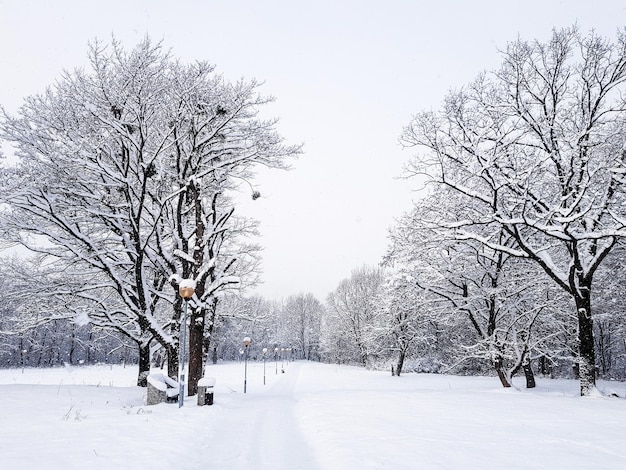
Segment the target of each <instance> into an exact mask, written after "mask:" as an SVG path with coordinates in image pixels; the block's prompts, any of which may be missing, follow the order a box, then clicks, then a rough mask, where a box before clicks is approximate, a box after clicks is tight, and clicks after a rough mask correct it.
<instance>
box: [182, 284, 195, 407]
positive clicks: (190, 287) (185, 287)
mask: <svg viewBox="0 0 626 470" xmlns="http://www.w3.org/2000/svg"><path fill="white" fill-rule="evenodd" d="M195 290H196V281H194V280H193V279H183V280H182V281H180V284H179V285H178V294H179V295H180V296H181V297H182V298H183V300H184V301H185V308H183V320H182V321H181V322H180V331H179V335H178V337H179V340H178V407H179V408H180V407H182V406H183V398H184V394H185V356H186V354H185V346H186V343H187V339H186V332H187V304H188V303H189V299H191V298H192V297H193V293H194V292H195Z"/></svg>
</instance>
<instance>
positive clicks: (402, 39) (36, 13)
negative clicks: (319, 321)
mask: <svg viewBox="0 0 626 470" xmlns="http://www.w3.org/2000/svg"><path fill="white" fill-rule="evenodd" d="M625 20H626V2H624V1H617V0H594V1H591V0H589V1H578V0H562V1H554V0H526V1H523V2H522V1H517V2H510V1H505V0H500V1H496V0H494V1H486V0H484V1H481V0H473V1H464V0H456V1H452V0H449V1H446V0H438V1H435V0H429V1H421V0H385V1H382V0H379V1H373V0H308V1H301V0H269V1H266V0H239V1H238V0H223V1H213V0H195V1H192V0H176V1H173V0H169V1H163V0H145V1H133V0H105V1H88V0H74V1H71V0H54V1H49V0H39V1H35V0H0V104H2V105H3V106H4V107H5V108H6V109H7V110H9V111H16V110H17V109H18V107H19V105H20V104H21V102H22V100H23V99H24V97H26V96H28V95H32V94H35V93H39V92H42V91H44V90H45V88H46V86H48V85H50V84H52V83H53V82H54V80H55V78H56V77H58V75H59V74H60V72H61V71H62V70H63V69H73V68H76V67H82V66H84V65H85V64H86V54H87V44H88V42H89V41H92V40H93V39H95V38H98V39H102V40H104V41H107V42H108V41H109V40H110V38H111V36H112V35H114V36H115V37H116V39H118V40H120V41H121V42H123V43H124V45H125V46H126V47H127V48H129V49H130V48H132V47H133V46H134V45H136V44H137V43H138V42H139V41H140V40H141V39H142V38H143V37H144V36H145V35H146V34H148V35H149V36H150V37H151V38H152V39H153V40H162V41H163V44H164V45H165V46H166V47H167V48H170V49H171V51H172V54H173V55H174V56H177V57H179V58H181V59H182V60H183V61H186V62H189V61H194V60H207V61H209V62H211V63H213V64H215V65H216V66H217V70H218V72H221V73H223V74H224V76H225V77H227V78H230V79H233V80H234V79H238V78H240V77H246V78H256V79H258V80H260V81H263V82H264V85H263V88H262V90H263V92H264V93H266V94H271V95H274V96H275V97H276V98H277V101H276V103H274V104H272V105H271V109H269V110H268V111H269V112H271V114H272V115H273V116H276V117H279V118H280V124H279V132H280V133H281V134H282V135H283V136H284V137H285V138H286V139H287V141H288V142H289V143H303V144H304V152H305V153H304V155H302V157H301V158H300V159H299V160H297V161H295V162H294V165H293V167H294V168H293V170H292V171H289V172H277V171H273V172H264V173H262V174H260V175H259V178H258V180H257V184H258V189H259V190H260V191H261V193H262V194H263V197H262V198H260V199H258V200H256V201H254V202H253V201H251V200H250V199H249V198H247V197H246V199H245V201H246V202H245V204H243V206H242V207H241V212H243V213H245V214H246V215H248V216H251V217H254V218H256V219H258V220H259V221H260V222H261V232H262V238H261V240H260V242H261V244H262V245H263V246H264V247H265V250H264V253H263V259H264V261H263V269H264V274H263V278H264V281H265V282H264V284H263V285H262V286H260V287H259V288H258V289H257V290H256V292H257V293H259V294H261V295H264V296H266V297H268V298H275V299H280V298H284V297H287V296H289V295H291V294H298V293H306V292H311V293H313V294H315V295H316V296H317V297H318V298H319V299H320V300H324V299H325V297H326V295H327V294H328V293H329V292H330V291H332V290H334V289H335V287H336V286H337V284H338V283H339V282H340V281H341V280H342V279H344V278H346V277H348V276H349V275H350V272H351V271H352V270H353V269H354V268H356V267H359V266H361V265H363V264H376V263H378V262H379V261H380V259H381V257H382V255H383V254H384V252H385V250H386V248H387V231H388V228H389V227H390V226H391V225H392V224H393V222H394V219H395V218H397V217H399V216H400V215H401V214H402V213H403V212H404V211H406V210H408V209H409V208H410V206H411V202H412V200H414V199H415V198H417V197H419V193H416V192H415V191H413V190H415V189H417V188H418V187H419V185H418V183H417V182H412V181H402V180H399V179H398V177H400V176H401V174H402V165H403V164H404V163H405V162H406V161H407V159H408V158H409V157H410V155H411V152H410V150H402V149H401V148H400V146H399V144H398V137H399V135H400V133H401V132H402V128H403V126H405V125H407V124H408V122H409V120H410V119H411V116H412V115H413V114H415V113H417V112H419V111H421V110H425V109H431V108H437V107H439V104H440V103H441V102H442V99H443V97H444V95H445V93H446V92H447V91H448V90H449V89H450V88H456V87H459V86H462V85H464V84H466V83H467V82H469V81H471V80H472V79H473V78H474V77H475V76H476V75H477V74H478V73H479V72H480V71H482V70H485V69H494V68H496V67H497V66H498V64H499V62H500V61H499V56H498V49H499V48H500V49H502V48H504V47H505V45H506V43H507V42H509V41H512V40H515V39H516V37H517V36H518V35H519V36H520V37H522V38H524V39H533V38H537V39H540V40H545V39H546V38H547V37H549V35H550V32H551V30H552V28H553V27H557V28H560V27H564V26H571V25H573V24H574V23H577V24H578V25H579V27H580V28H581V29H582V30H583V31H587V30H589V29H591V28H593V29H595V30H596V31H597V32H599V33H600V34H602V35H605V36H608V37H611V38H615V35H616V34H615V33H616V31H617V30H618V29H623V28H624V25H625V24H626V22H625Z"/></svg>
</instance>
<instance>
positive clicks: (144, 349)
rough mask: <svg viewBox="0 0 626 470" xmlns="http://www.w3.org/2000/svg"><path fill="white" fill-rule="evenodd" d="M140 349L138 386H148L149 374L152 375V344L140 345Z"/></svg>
mask: <svg viewBox="0 0 626 470" xmlns="http://www.w3.org/2000/svg"><path fill="white" fill-rule="evenodd" d="M137 346H138V348H139V375H138V376H137V386H138V387H147V386H148V374H149V373H150V342H149V341H148V343H138V344H137Z"/></svg>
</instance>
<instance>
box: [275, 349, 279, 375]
mask: <svg viewBox="0 0 626 470" xmlns="http://www.w3.org/2000/svg"><path fill="white" fill-rule="evenodd" d="M274 362H275V363H276V375H278V348H274Z"/></svg>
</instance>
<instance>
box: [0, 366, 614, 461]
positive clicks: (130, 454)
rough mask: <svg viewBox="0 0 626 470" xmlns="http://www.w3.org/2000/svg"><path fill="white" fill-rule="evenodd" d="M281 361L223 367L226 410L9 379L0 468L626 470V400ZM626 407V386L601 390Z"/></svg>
mask: <svg viewBox="0 0 626 470" xmlns="http://www.w3.org/2000/svg"><path fill="white" fill-rule="evenodd" d="M280 369H281V363H280V362H279V363H278V364H276V363H275V362H270V361H268V362H267V364H266V368H265V378H266V385H263V363H262V362H258V363H253V362H251V363H248V381H247V393H246V394H244V393H243V379H244V365H243V364H242V363H227V364H218V365H210V366H209V367H208V371H207V375H209V376H213V377H216V378H217V384H216V390H215V403H214V405H213V406H202V407H200V406H197V401H196V397H186V399H185V406H184V407H183V408H178V405H177V404H160V405H155V406H146V405H145V396H146V390H145V389H141V388H138V387H135V386H133V383H134V382H135V379H136V368H135V367H127V368H123V367H121V366H113V367H110V366H99V367H68V368H58V369H43V370H41V369H26V370H24V371H22V370H21V369H11V370H0V423H1V426H0V467H1V468H7V469H9V468H11V469H18V470H19V469H32V468H43V469H64V470H65V469H90V470H94V469H168V470H173V469H216V470H230V469H250V470H252V469H255V470H261V469H272V470H282V469H285V470H299V469H302V470H309V469H332V470H341V469H346V470H353V469H361V470H363V469H393V470H398V469H455V470H458V469H496V468H497V469H502V468H506V469H524V470H528V469H568V470H571V469H589V468H601V469H604V470H606V469H624V468H626V445H625V444H626V438H625V436H626V400H624V399H623V398H605V397H600V396H597V397H585V398H581V397H579V396H578V383H577V382H576V381H573V380H549V379H539V381H538V387H537V388H536V389H534V390H526V389H524V388H522V387H523V382H522V381H521V380H518V382H516V384H517V385H519V386H520V388H514V389H509V390H504V389H502V388H501V387H500V385H499V382H498V380H497V379H496V378H493V377H455V376H448V375H427V374H407V375H405V376H403V377H400V378H398V377H391V376H390V374H389V373H383V372H372V371H366V370H363V369H360V368H355V367H346V366H336V365H324V364H317V363H308V362H292V363H289V364H288V365H287V364H286V365H285V373H281V372H280ZM599 388H600V389H601V390H603V391H604V392H615V393H617V394H618V395H619V396H621V397H624V396H625V395H626V384H624V383H606V382H601V383H600V384H599Z"/></svg>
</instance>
